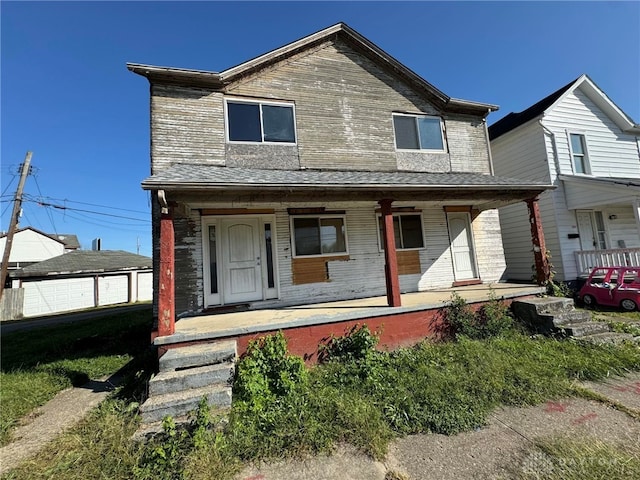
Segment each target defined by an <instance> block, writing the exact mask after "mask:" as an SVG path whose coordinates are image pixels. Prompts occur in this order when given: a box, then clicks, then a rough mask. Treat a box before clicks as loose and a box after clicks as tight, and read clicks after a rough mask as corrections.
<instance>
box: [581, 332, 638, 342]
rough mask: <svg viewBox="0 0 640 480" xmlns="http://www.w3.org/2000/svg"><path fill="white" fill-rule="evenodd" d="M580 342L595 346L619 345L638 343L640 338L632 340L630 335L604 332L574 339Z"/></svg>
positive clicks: (632, 337)
mask: <svg viewBox="0 0 640 480" xmlns="http://www.w3.org/2000/svg"><path fill="white" fill-rule="evenodd" d="M576 340H579V341H581V342H590V343H595V344H597V345H603V344H613V345H619V344H621V343H623V342H636V343H640V338H634V336H633V335H631V334H630V333H618V332H606V333H595V334H593V335H586V336H584V337H579V338H576Z"/></svg>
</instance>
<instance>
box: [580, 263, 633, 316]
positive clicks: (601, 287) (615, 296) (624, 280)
mask: <svg viewBox="0 0 640 480" xmlns="http://www.w3.org/2000/svg"><path fill="white" fill-rule="evenodd" d="M639 277H640V267H595V268H594V269H593V270H591V274H590V275H589V278H588V279H587V283H585V284H584V286H583V287H582V288H581V289H580V292H578V298H579V299H580V300H582V302H583V303H584V304H585V305H586V306H587V307H590V306H593V305H596V304H598V305H606V306H610V307H620V308H622V309H623V310H627V311H629V312H630V311H633V310H637V309H638V305H640V278H639Z"/></svg>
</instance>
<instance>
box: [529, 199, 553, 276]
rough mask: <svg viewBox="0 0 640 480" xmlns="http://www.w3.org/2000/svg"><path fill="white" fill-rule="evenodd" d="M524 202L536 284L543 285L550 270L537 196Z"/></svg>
mask: <svg viewBox="0 0 640 480" xmlns="http://www.w3.org/2000/svg"><path fill="white" fill-rule="evenodd" d="M525 202H526V204H527V208H528V209H529V223H530V225H531V243H532V244H533V257H534V260H535V266H536V281H537V282H538V285H544V284H546V283H547V282H548V281H549V279H550V277H551V275H550V274H551V271H550V268H549V259H548V258H547V248H546V246H545V243H544V231H543V230H542V220H541V218H540V207H539V205H538V198H537V197H536V198H530V199H528V200H525Z"/></svg>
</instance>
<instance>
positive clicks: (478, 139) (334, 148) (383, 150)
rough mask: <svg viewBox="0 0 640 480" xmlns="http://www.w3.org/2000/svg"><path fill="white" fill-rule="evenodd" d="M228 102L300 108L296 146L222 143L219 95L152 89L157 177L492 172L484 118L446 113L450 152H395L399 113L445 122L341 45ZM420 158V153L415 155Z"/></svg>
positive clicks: (263, 77) (265, 73) (252, 82)
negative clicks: (191, 166)
mask: <svg viewBox="0 0 640 480" xmlns="http://www.w3.org/2000/svg"><path fill="white" fill-rule="evenodd" d="M224 93H225V95H226V96H229V97H233V96H236V97H247V98H258V99H266V100H280V101H290V102H293V103H294V104H295V114H296V129H297V145H296V146H293V147H292V146H284V145H283V146H275V147H273V146H269V145H259V144H256V145H238V144H228V145H225V130H224V128H225V121H224V101H223V94H222V93H219V92H212V91H207V90H204V89H200V88H185V87H176V86H154V87H153V88H152V102H151V124H152V125H151V127H152V159H153V160H152V161H153V168H154V171H156V170H158V169H162V168H164V167H165V166H167V165H169V164H170V163H176V162H183V163H210V164H216V165H228V166H244V167H255V168H284V169H291V168H299V167H306V168H328V169H341V170H352V169H353V170H376V171H385V170H386V171H393V170H397V169H398V168H401V169H404V170H422V171H436V172H442V171H457V172H461V171H468V172H481V173H488V172H489V159H488V152H487V139H486V137H485V130H484V124H483V121H482V119H481V118H479V117H478V118H475V117H469V116H465V115H451V114H448V115H445V116H444V123H445V130H446V137H447V142H446V144H447V145H446V146H445V148H446V150H447V151H446V152H444V153H428V154H427V153H424V154H423V153H419V154H416V153H413V152H410V153H411V154H412V155H411V156H410V157H407V156H406V155H403V153H405V152H398V153H397V152H396V149H395V140H394V132H393V120H392V113H393V112H405V113H418V114H419V113H425V114H429V115H441V113H440V112H438V111H437V110H436V109H435V108H434V107H433V105H431V104H430V103H429V102H428V101H427V100H426V99H425V98H424V97H423V96H421V95H418V94H417V93H416V92H415V91H414V90H413V89H412V88H410V87H409V85H408V84H406V83H405V82H403V81H401V80H399V79H398V78H396V77H395V76H393V75H391V74H389V73H387V72H386V71H384V70H383V69H381V68H380V67H379V66H378V65H377V64H375V63H374V62H372V61H371V60H369V59H368V58H366V57H364V56H363V55H361V54H359V53H358V52H356V51H354V50H353V49H352V48H351V47H350V46H348V45H347V44H345V43H343V42H342V41H335V42H334V41H331V42H326V43H324V44H322V45H320V46H318V47H317V48H314V49H311V50H308V51H305V52H303V53H300V54H298V55H294V56H292V57H291V58H288V59H287V60H286V61H284V62H280V63H277V64H275V65H273V66H271V67H269V68H266V69H264V70H262V71H259V72H257V73H254V74H252V75H249V76H247V77H245V78H243V79H241V80H238V81H236V82H235V83H233V84H231V85H229V86H227V87H226V91H225V92H224ZM416 155H417V156H416Z"/></svg>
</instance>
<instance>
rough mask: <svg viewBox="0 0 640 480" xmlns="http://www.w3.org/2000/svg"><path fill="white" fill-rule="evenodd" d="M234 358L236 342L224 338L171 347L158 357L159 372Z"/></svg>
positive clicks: (200, 365) (211, 363)
mask: <svg viewBox="0 0 640 480" xmlns="http://www.w3.org/2000/svg"><path fill="white" fill-rule="evenodd" d="M235 358H236V342H235V341H234V340H224V341H218V342H213V343H203V344H198V345H191V346H189V347H180V348H172V349H171V350H169V351H168V352H167V353H165V354H164V355H163V356H162V357H160V362H159V368H160V371H161V372H169V371H171V370H181V369H185V368H191V367H203V366H205V365H213V364H216V363H222V362H227V361H229V360H234V359H235Z"/></svg>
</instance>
